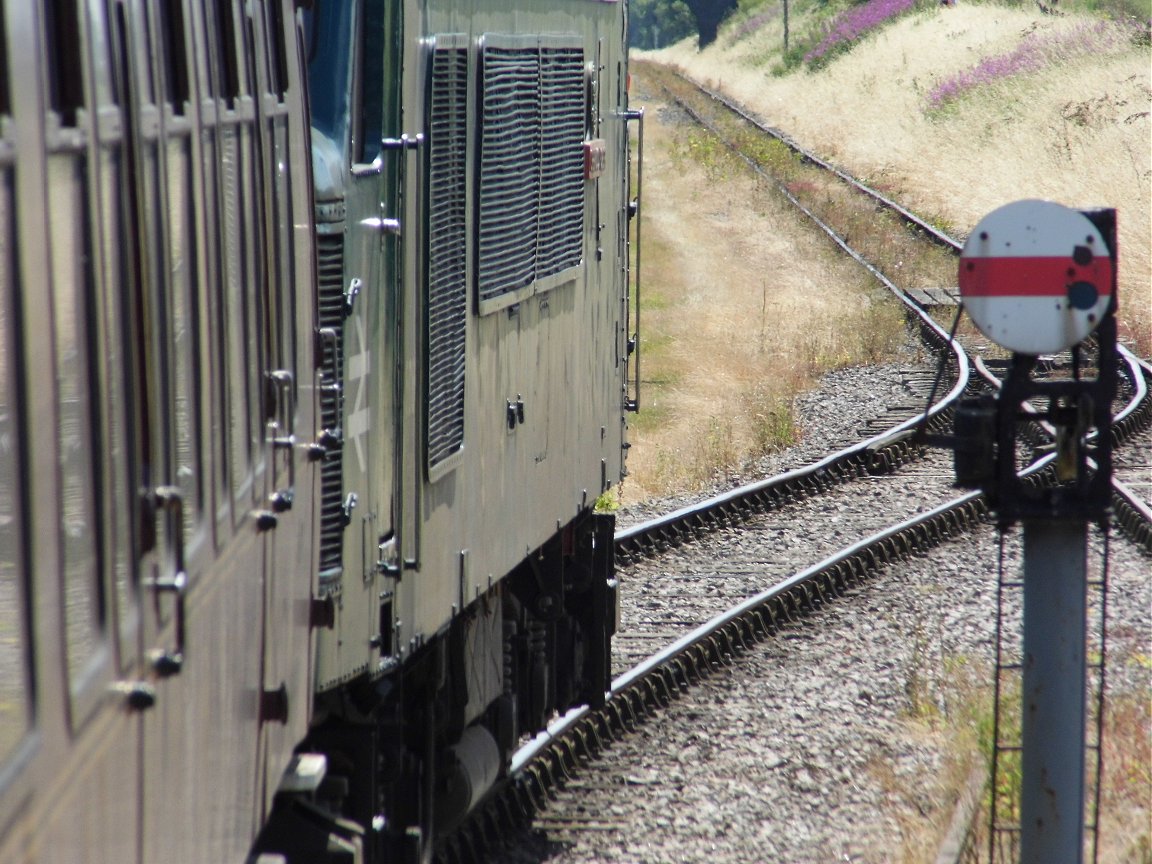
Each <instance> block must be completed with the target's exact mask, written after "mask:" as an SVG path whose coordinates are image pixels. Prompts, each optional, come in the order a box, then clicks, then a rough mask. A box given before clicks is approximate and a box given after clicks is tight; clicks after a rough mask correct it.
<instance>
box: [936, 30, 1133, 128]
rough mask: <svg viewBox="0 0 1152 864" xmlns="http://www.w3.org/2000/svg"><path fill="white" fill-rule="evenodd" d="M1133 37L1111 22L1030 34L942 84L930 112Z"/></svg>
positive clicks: (1112, 46) (1101, 50)
mask: <svg viewBox="0 0 1152 864" xmlns="http://www.w3.org/2000/svg"><path fill="white" fill-rule="evenodd" d="M1129 38H1130V35H1129V33H1128V32H1127V28H1124V27H1121V26H1117V25H1116V24H1113V23H1111V22H1108V21H1097V22H1095V23H1086V24H1083V25H1081V26H1079V27H1076V28H1074V29H1072V30H1068V31H1065V32H1063V33H1051V34H1040V33H1036V32H1030V33H1027V34H1026V35H1025V36H1024V38H1023V39H1022V40H1021V41H1020V44H1019V45H1017V46H1016V47H1015V48H1013V49H1012V50H1011V51H1008V52H1006V53H1004V54H996V55H994V56H992V57H985V58H984V59H983V60H981V61H980V62H979V63H978V64H976V65H975V66H973V67H971V68H969V69H965V70H964V71H963V72H958V73H957V74H955V75H952V76H950V77H948V78H945V79H944V80H943V81H941V82H940V83H938V84H937V85H936V86H935V87H933V88H932V90H931V92H930V93H929V94H928V107H929V110H933V109H936V108H940V107H942V106H943V105H946V104H947V103H949V102H951V101H953V100H955V99H957V98H959V97H960V96H962V95H963V94H964V93H966V92H968V91H969V90H974V89H975V88H977V87H980V86H982V85H984V84H991V83H992V82H993V81H997V80H999V79H1001V78H1009V77H1011V76H1013V75H1021V74H1024V73H1026V72H1035V71H1036V70H1038V69H1042V68H1044V67H1045V66H1048V65H1050V64H1053V63H1058V62H1060V61H1062V60H1069V59H1071V58H1073V57H1078V56H1083V55H1086V54H1096V53H1100V52H1103V51H1107V50H1109V49H1112V48H1115V47H1117V46H1119V45H1121V44H1123V43H1124V42H1126V41H1127V40H1128V39H1129Z"/></svg>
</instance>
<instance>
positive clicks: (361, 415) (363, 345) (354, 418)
mask: <svg viewBox="0 0 1152 864" xmlns="http://www.w3.org/2000/svg"><path fill="white" fill-rule="evenodd" d="M356 335H357V337H358V339H359V342H360V353H359V354H354V355H353V356H352V357H350V358H348V380H349V381H350V382H351V381H355V382H357V385H356V400H355V402H354V403H353V405H352V411H351V412H350V413H349V414H348V437H349V438H351V439H352V443H354V444H355V445H356V460H357V461H358V462H359V463H360V473H361V474H363V473H364V472H365V471H366V470H367V469H366V467H365V465H364V447H363V445H362V444H361V443H360V439H361V438H362V437H363V435H364V433H365V432H367V431H368V426H369V412H368V408H367V406H365V404H364V402H365V399H366V395H365V391H366V390H367V388H366V387H365V384H366V383H367V381H368V378H369V374H368V369H369V367H370V366H371V364H372V352H371V351H370V350H368V347H367V340H366V339H365V337H364V320H363V319H362V318H360V317H357V318H356Z"/></svg>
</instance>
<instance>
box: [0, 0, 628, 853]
mask: <svg viewBox="0 0 1152 864" xmlns="http://www.w3.org/2000/svg"><path fill="white" fill-rule="evenodd" d="M627 36H628V34H627V17H626V3H625V2H623V0H547V2H544V0H423V2H416V0H41V2H32V3H28V2H19V0H0V861H3V862H14V864H15V862H19V864H33V862H35V864H48V862H59V864H73V862H79V861H83V862H93V864H97V862H116V864H126V862H138V864H145V862H149V864H151V862H165V864H176V862H188V864H198V862H212V864H217V862H226V861H235V862H244V861H247V862H260V864H296V862H309V864H311V862H363V864H368V862H390V861H427V860H430V858H431V856H432V854H433V850H434V848H435V843H436V838H437V836H438V835H441V834H442V833H443V832H444V831H445V830H447V829H449V828H451V827H452V826H453V825H454V824H455V823H457V822H458V821H459V820H460V819H462V818H464V816H465V815H466V814H467V813H468V811H469V810H470V809H471V808H473V807H474V806H475V805H476V804H477V802H479V801H480V800H481V799H482V798H483V796H484V795H485V793H486V791H487V790H488V789H489V788H490V787H491V786H492V784H493V783H494V782H495V781H496V780H497V778H499V777H500V776H501V775H502V774H503V773H504V772H505V771H506V770H507V765H508V761H509V757H510V754H511V753H512V752H513V751H514V750H515V749H516V747H517V746H518V742H520V741H522V740H523V738H524V737H525V736H527V735H530V734H532V733H534V732H536V731H537V730H539V729H541V728H543V726H544V725H546V723H547V722H548V721H549V719H550V718H551V717H553V716H554V715H555V714H556V712H559V711H563V710H565V709H566V708H568V707H570V706H573V705H577V704H581V703H586V702H592V703H594V702H597V701H598V700H601V699H603V697H604V692H605V690H606V689H607V687H608V684H609V668H610V667H609V645H610V639H611V635H612V633H613V631H614V628H615V603H616V599H615V581H614V572H613V561H612V534H613V523H612V517H611V516H610V515H602V514H600V513H598V512H596V507H595V504H596V501H597V498H598V497H599V496H601V495H602V494H603V493H605V492H607V491H608V490H609V489H610V488H611V487H612V486H613V485H614V484H615V483H617V482H618V481H619V480H620V478H621V477H622V476H623V475H624V473H625V465H624V461H625V459H624V457H625V453H626V451H627V442H626V418H627V412H628V411H629V410H631V409H634V408H635V406H636V404H637V398H636V393H635V387H636V386H637V384H636V380H635V378H636V363H637V356H636V354H635V353H634V349H635V346H636V344H637V334H636V332H635V325H636V321H635V318H634V317H633V316H634V313H632V312H631V311H630V310H631V308H632V300H633V298H632V297H631V295H632V293H634V290H635V289H634V288H630V285H634V284H635V283H634V276H635V274H633V273H632V272H631V271H632V269H633V268H632V261H631V260H630V248H631V247H630V227H631V225H632V224H633V220H634V217H635V215H636V211H637V208H638V199H637V197H636V196H635V195H634V192H638V189H636V190H634V189H633V181H632V179H631V176H630V175H631V174H633V173H634V172H635V171H636V167H637V166H636V165H634V164H633V162H632V157H631V154H630V148H629V127H630V123H631V121H634V120H637V119H639V118H640V117H641V116H642V114H641V112H638V111H634V110H632V109H631V108H630V107H629V101H628V91H627V81H628V78H627V49H626V45H627Z"/></svg>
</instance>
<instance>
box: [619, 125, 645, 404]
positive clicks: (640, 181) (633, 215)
mask: <svg viewBox="0 0 1152 864" xmlns="http://www.w3.org/2000/svg"><path fill="white" fill-rule="evenodd" d="M624 119H625V120H626V121H627V122H631V121H633V120H635V121H637V124H638V128H637V132H638V135H637V143H636V197H635V198H632V199H631V200H630V201H629V202H628V234H629V238H631V234H632V221H633V220H635V221H636V242H635V249H636V266H635V269H633V267H632V260H631V259H632V248H633V243H632V242H631V239H629V243H628V259H629V260H628V267H627V274H626V276H627V279H628V280H629V282H630V283H631V282H634V283H635V286H636V328H635V330H633V329H632V322H631V320H629V316H630V314H631V311H632V304H631V301H629V302H627V303H625V308H624V312H625V324H624V329H625V332H626V333H627V334H629V335H628V337H627V338H628V354H627V357H628V358H629V360H631V357H632V355H633V354H635V355H636V365H635V378H634V390H633V396H632V398H628V397H629V394H628V386H629V382H628V380H627V376H625V382H624V408H625V410H627V411H634V412H635V411H639V410H640V224H641V220H640V219H639V216H640V200H641V196H642V194H643V190H644V109H643V108H640V109H638V110H635V111H625V112H624ZM629 157H631V145H629ZM629 168H631V158H629ZM629 173H631V172H630V171H629ZM629 180H631V178H630V177H629ZM633 272H634V273H635V279H634V280H633V278H632V276H633Z"/></svg>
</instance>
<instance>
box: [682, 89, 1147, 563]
mask: <svg viewBox="0 0 1152 864" xmlns="http://www.w3.org/2000/svg"><path fill="white" fill-rule="evenodd" d="M673 74H675V75H676V76H677V77H678V78H680V79H681V80H682V81H684V82H685V83H686V84H688V85H690V86H692V87H694V88H696V89H697V90H698V91H699V92H701V93H703V94H704V95H705V96H707V97H708V98H709V99H711V100H713V101H714V102H717V103H718V104H720V105H723V106H724V107H725V108H726V109H727V110H729V111H730V112H732V113H733V114H735V115H736V116H738V117H740V118H741V119H742V120H744V121H745V122H747V123H749V124H750V125H752V126H753V127H755V128H756V129H758V130H760V131H761V132H763V133H764V134H767V135H769V136H771V137H772V138H774V139H776V140H778V141H780V142H781V143H782V144H784V145H785V146H786V147H788V148H789V149H790V150H792V151H793V152H794V153H796V154H797V155H798V156H799V157H800V158H801V159H802V160H803V161H805V162H808V163H811V164H813V165H816V166H818V167H820V168H822V169H824V170H826V171H828V172H830V173H832V174H833V175H835V176H836V177H838V178H839V179H840V180H841V181H843V182H844V183H846V184H847V185H849V186H850V187H852V188H854V189H856V190H858V191H860V192H862V193H863V194H865V195H868V196H869V197H871V198H872V199H873V200H875V201H876V202H877V203H878V204H880V205H881V206H883V207H885V208H887V209H888V210H890V211H891V212H893V213H895V214H896V215H898V216H899V217H900V218H901V219H903V220H904V221H905V222H906V223H907V224H909V225H912V226H914V227H916V228H917V229H919V230H921V231H923V232H924V233H925V234H927V235H928V236H929V237H930V238H931V240H932V242H934V243H936V244H937V245H940V246H943V247H945V248H948V249H950V250H952V251H953V252H954V253H956V254H957V255H958V254H959V253H960V252H961V251H962V249H963V244H962V243H961V242H960V241H959V240H956V239H955V238H953V237H951V236H949V235H948V234H946V233H945V232H943V231H941V230H939V229H938V228H936V227H935V226H934V225H931V224H930V223H929V222H927V221H926V220H925V219H923V218H922V217H920V216H919V215H917V214H916V213H914V212H912V211H911V210H909V209H907V208H906V207H904V206H902V205H901V204H899V203H897V202H895V201H893V200H892V199H890V198H888V197H887V196H885V195H883V194H882V193H880V192H879V191H877V190H876V189H873V188H872V187H871V186H869V185H868V184H866V183H864V182H863V181H861V180H859V179H858V178H856V177H853V176H852V175H851V174H849V173H848V172H846V171H844V170H843V169H841V168H839V167H838V166H836V165H834V164H832V163H831V162H828V161H827V160H825V159H823V158H821V157H820V156H817V155H816V154H815V153H812V152H811V151H809V150H807V149H806V148H804V147H802V146H801V145H799V144H798V143H796V142H795V141H794V140H792V139H791V138H790V137H789V136H788V135H786V134H785V133H783V132H781V131H780V130H778V129H775V128H773V127H771V126H769V125H768V124H766V123H764V122H763V121H761V120H760V119H759V118H757V117H755V116H753V115H752V114H751V112H749V111H748V110H747V109H746V108H745V107H744V106H742V105H740V104H739V103H738V102H736V101H735V100H733V99H731V98H729V97H727V96H725V95H724V94H722V93H719V92H717V91H714V90H712V89H711V88H708V87H706V86H704V85H702V84H700V83H699V82H697V81H695V80H694V79H692V78H689V77H688V76H686V75H684V74H683V73H681V72H676V71H673ZM672 98H673V99H674V100H675V101H676V102H677V104H679V105H680V106H681V107H682V108H684V109H685V110H686V111H687V112H688V113H689V114H690V115H692V116H693V118H694V119H696V120H697V122H700V123H702V124H704V125H706V126H708V128H710V129H711V130H712V131H713V132H714V133H716V130H715V128H714V127H712V126H711V125H710V124H708V123H707V122H706V121H704V120H703V118H701V117H700V115H699V114H698V113H697V112H696V111H694V110H693V109H692V108H691V107H690V106H688V105H687V104H685V103H684V101H683V100H682V99H680V98H679V97H676V96H672ZM717 134H718V133H717ZM722 140H723V138H722ZM725 143H727V144H728V146H729V147H732V146H733V145H731V144H730V143H729V142H727V141H726V142H725ZM733 149H734V150H735V148H734V147H733ZM737 152H738V151H737ZM740 155H741V156H742V158H744V159H745V161H747V162H749V163H750V164H754V163H753V162H752V160H751V159H749V158H748V157H747V156H744V155H743V154H740ZM761 173H763V172H761ZM777 185H778V186H779V187H780V188H781V191H783V192H784V194H785V195H786V196H787V197H788V198H789V199H790V200H792V201H793V203H794V204H796V206H798V207H800V209H801V210H803V211H804V212H805V213H806V214H807V215H808V216H809V217H810V218H812V219H813V220H815V221H816V222H817V223H818V224H820V225H821V227H824V226H823V223H821V222H820V220H819V219H817V217H815V216H814V215H813V214H812V213H810V212H809V211H808V210H807V208H805V207H804V206H803V205H802V204H800V203H799V202H798V201H797V200H796V199H795V197H794V196H793V195H792V193H791V192H789V191H788V190H787V189H786V188H784V187H783V185H782V184H777ZM824 230H826V231H828V233H829V234H830V235H831V236H833V239H834V240H836V242H837V243H839V244H840V245H841V246H842V247H843V248H845V250H846V251H848V253H849V254H850V255H852V256H853V257H854V258H856V259H857V260H858V261H861V263H863V264H864V266H866V267H868V269H869V270H870V271H871V272H873V273H874V275H878V278H881V279H882V280H883V281H884V282H885V283H886V284H887V285H888V287H889V289H890V290H892V291H893V292H894V293H896V294H897V296H901V298H902V299H904V302H905V303H907V304H908V305H910V306H912V307H913V308H917V309H919V308H920V306H919V304H918V303H917V302H916V301H915V300H914V299H912V298H910V297H907V296H906V295H904V292H902V291H900V290H899V289H897V288H896V287H895V286H894V285H891V283H890V282H888V280H887V279H884V278H883V277H882V275H880V274H878V271H876V270H875V268H873V267H872V266H871V265H870V264H869V263H868V262H865V261H863V260H862V259H861V258H860V257H859V256H857V255H856V254H855V253H854V252H853V251H852V250H850V249H848V247H847V244H846V243H843V242H842V241H841V240H840V238H839V237H837V236H836V235H835V234H834V232H832V231H831V229H828V228H825V229H824ZM1116 350H1117V352H1118V353H1119V354H1120V359H1121V361H1122V363H1123V364H1124V365H1126V366H1127V368H1128V370H1129V371H1128V379H1129V381H1130V382H1131V384H1132V386H1133V388H1134V390H1136V391H1137V395H1136V396H1135V397H1134V398H1133V399H1131V400H1130V401H1129V403H1128V405H1127V406H1126V407H1125V409H1124V410H1122V411H1120V412H1119V413H1118V414H1117V415H1116V416H1115V418H1114V419H1113V427H1112V434H1113V444H1114V445H1119V444H1121V443H1123V442H1124V441H1127V440H1129V439H1130V438H1131V437H1132V436H1134V435H1136V434H1138V433H1139V432H1141V431H1143V430H1145V429H1147V428H1148V427H1149V425H1152V398H1149V395H1148V384H1147V382H1148V380H1149V379H1152V363H1149V361H1148V360H1145V359H1144V358H1141V357H1138V356H1136V355H1135V354H1134V353H1133V352H1132V351H1130V350H1129V349H1128V348H1126V347H1125V346H1123V345H1118V346H1117V349H1116ZM980 365H981V367H982V365H983V364H982V363H981V364H980ZM1114 485H1115V483H1114ZM1122 490H1123V491H1122ZM1113 507H1114V509H1115V511H1116V515H1117V518H1118V522H1119V523H1120V525H1121V527H1122V528H1123V529H1124V530H1125V532H1126V533H1128V535H1129V536H1130V537H1131V538H1132V539H1133V540H1134V541H1135V542H1136V543H1137V545H1141V546H1144V547H1145V548H1148V547H1149V544H1152V517H1149V516H1148V515H1147V514H1148V511H1149V508H1148V507H1147V505H1145V504H1143V502H1141V501H1140V499H1139V498H1138V497H1137V496H1135V494H1134V493H1133V491H1132V490H1131V489H1130V488H1128V487H1127V486H1124V485H1123V484H1120V486H1117V487H1116V489H1115V494H1114V495H1113Z"/></svg>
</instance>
